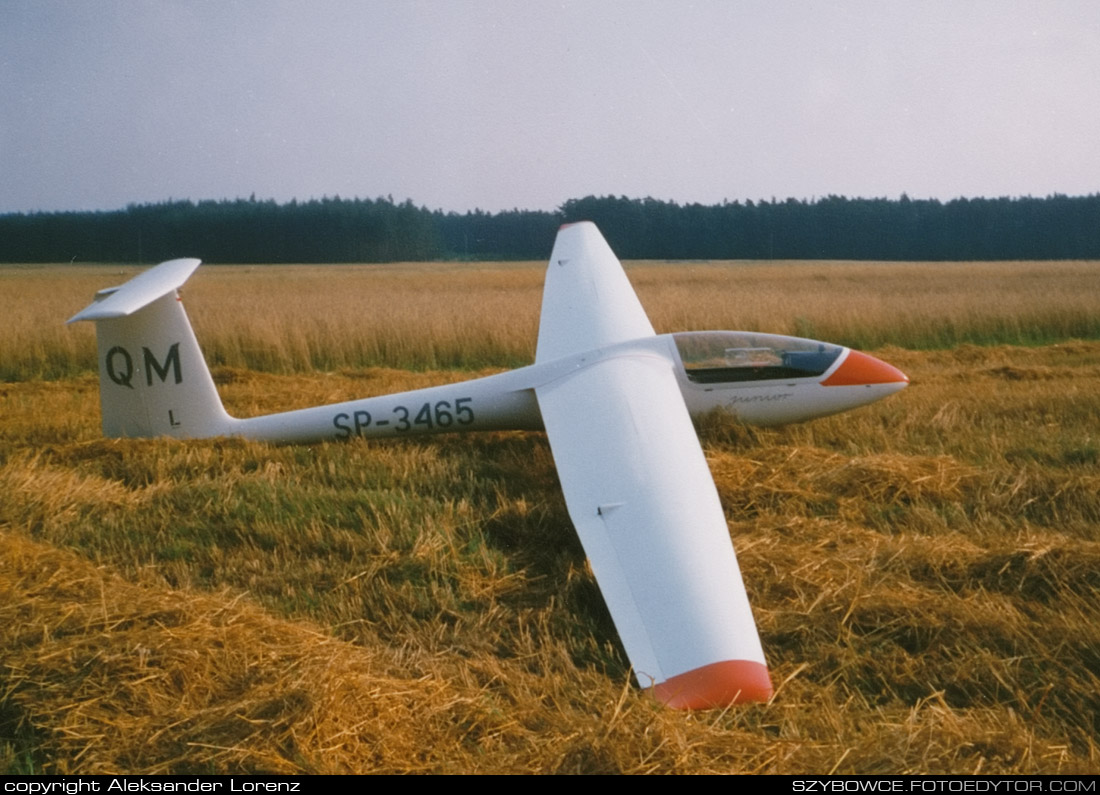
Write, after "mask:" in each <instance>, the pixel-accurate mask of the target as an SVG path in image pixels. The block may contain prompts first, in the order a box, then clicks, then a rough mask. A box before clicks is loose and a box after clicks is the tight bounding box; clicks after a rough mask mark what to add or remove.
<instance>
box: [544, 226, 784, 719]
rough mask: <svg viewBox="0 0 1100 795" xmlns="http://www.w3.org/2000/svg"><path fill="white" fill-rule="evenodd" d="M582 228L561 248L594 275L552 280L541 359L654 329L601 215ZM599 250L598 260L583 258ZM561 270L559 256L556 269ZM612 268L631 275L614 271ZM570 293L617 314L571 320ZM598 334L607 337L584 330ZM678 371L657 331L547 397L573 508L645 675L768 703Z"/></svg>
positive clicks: (682, 689)
mask: <svg viewBox="0 0 1100 795" xmlns="http://www.w3.org/2000/svg"><path fill="white" fill-rule="evenodd" d="M575 229H576V227H575V226H574V227H569V228H567V229H565V230H564V231H563V232H562V233H560V235H559V240H558V244H557V245H555V248H554V251H555V255H557V254H558V253H559V251H560V250H562V249H568V250H569V253H570V255H571V256H570V260H571V264H572V265H573V267H575V268H576V269H577V270H578V271H579V272H580V273H582V274H583V275H584V277H585V283H584V284H583V285H582V287H581V288H579V289H578V288H576V287H575V286H574V285H569V284H568V283H567V280H566V279H559V280H554V281H552V280H551V278H550V277H548V278H547V286H546V292H545V294H544V298H543V307H544V312H546V310H547V309H549V310H550V315H549V318H548V319H549V320H550V321H551V325H550V326H545V325H544V326H543V327H542V328H541V329H540V333H539V355H540V356H541V355H542V354H543V352H544V350H546V351H553V352H555V354H560V353H561V352H563V351H571V350H572V351H577V350H584V349H586V348H592V347H597V346H599V345H604V344H607V343H609V342H620V341H622V338H623V334H622V333H621V332H620V331H619V329H618V328H617V326H616V321H617V320H621V321H623V324H624V325H625V326H626V327H627V329H628V331H627V332H626V333H627V334H632V335H634V336H644V334H645V329H643V328H642V327H643V325H644V327H645V328H646V329H648V330H649V334H652V328H651V327H650V326H649V321H648V320H646V319H645V314H644V312H643V311H642V310H641V306H640V304H638V301H637V298H636V297H635V296H634V293H633V290H632V289H631V288H630V285H629V283H628V282H627V281H626V278H625V276H624V275H623V273H622V269H621V266H619V264H618V261H617V260H616V259H615V257H614V255H613V254H611V253H610V250H609V249H607V246H606V244H604V245H603V246H598V245H595V243H594V241H593V236H595V237H596V238H599V242H601V243H602V238H601V237H600V235H599V232H598V231H596V229H595V227H593V226H592V225H590V224H587V225H584V226H582V227H581V229H580V230H579V235H578V233H577V232H575V231H573V230H575ZM566 235H568V236H570V237H576V236H580V237H583V240H582V244H583V245H581V246H575V245H574V243H575V242H576V241H575V240H574V241H566V242H565V243H563V241H562V236H566ZM588 252H595V261H592V260H589V261H583V260H584V259H585V255H586V254H587V253H588ZM578 259H580V260H582V261H580V262H578V261H577V260H578ZM559 267H561V266H559V265H558V264H557V262H556V261H553V260H552V261H551V263H550V266H549V268H550V271H551V272H553V271H554V270H555V268H559ZM611 269H614V270H617V271H618V276H616V275H615V274H613V273H604V272H603V271H605V270H611ZM590 286H591V287H590ZM559 289H560V290H561V291H562V292H563V293H564V295H565V300H567V301H571V300H575V299H577V296H578V294H580V295H581V299H580V301H581V303H585V302H587V303H588V310H586V311H590V310H591V309H592V308H593V306H594V307H596V308H597V309H598V308H599V307H610V311H609V312H607V313H605V314H603V315H601V317H600V318H599V320H598V321H597V322H591V319H589V318H584V317H574V318H573V322H570V323H568V324H567V323H564V322H561V319H562V317H563V316H564V314H559V312H560V307H559V304H558V300H559V296H558V293H557V291H558V290H559ZM589 289H591V290H592V291H593V292H595V293H596V294H597V295H596V297H595V298H594V299H593V298H592V295H591V294H590V293H589V292H588V290H589ZM624 291H626V292H628V293H629V295H624V294H623V292H624ZM568 309H569V312H568V313H567V314H569V315H572V313H573V312H576V311H578V310H577V307H576V305H574V304H569V305H568ZM639 314H640V318H639ZM544 322H545V320H544ZM588 334H595V335H596V337H597V339H595V340H591V339H584V338H581V335H588ZM626 339H629V337H626ZM673 367H674V365H673V362H672V359H671V358H670V354H664V353H661V352H660V349H659V348H658V347H656V346H653V345H652V344H651V343H648V342H647V341H646V340H644V339H643V340H642V341H641V344H640V345H639V346H638V348H637V349H631V348H629V347H628V349H627V350H626V351H620V352H618V353H616V354H615V355H612V356H607V357H599V356H596V357H594V359H593V363H591V364H587V365H584V366H581V367H580V368H579V369H576V370H574V371H573V372H571V373H570V374H568V375H566V376H564V377H561V378H559V379H557V380H554V381H551V382H549V383H547V384H544V385H542V386H538V387H536V389H535V393H536V395H537V397H538V402H539V408H540V410H541V412H542V417H543V421H544V423H545V426H546V432H547V435H548V436H549V439H550V446H551V449H552V451H553V454H554V461H555V463H556V464H557V468H558V475H559V477H560V479H561V484H562V490H563V491H564V493H565V500H566V504H567V506H568V508H569V515H570V517H571V518H572V520H573V523H574V525H576V528H577V532H578V534H579V535H580V538H581V542H582V544H583V545H584V549H585V553H586V554H587V555H588V558H589V561H590V563H591V565H592V570H593V572H594V573H595V575H596V579H597V581H598V583H599V585H600V590H601V592H602V593H603V596H604V599H605V601H606V602H607V606H608V609H609V610H610V611H611V616H612V618H613V620H614V621H615V627H616V629H617V630H618V632H619V637H620V638H621V640H622V642H623V646H624V648H625V649H626V653H627V656H628V657H629V658H630V662H631V665H632V666H633V667H634V672H635V675H636V677H637V679H638V683H639V684H640V685H642V686H643V687H648V686H651V685H653V686H655V693H656V695H657V697H658V698H660V699H661V700H662V701H665V702H666V703H668V704H670V705H672V706H676V707H682V708H705V707H713V706H724V705H726V704H730V703H734V702H736V701H749V700H766V699H767V698H769V697H770V695H771V682H770V679H769V677H768V672H767V667H766V665H765V662H764V654H763V651H762V649H761V646H760V640H759V637H758V635H757V632H756V626H755V623H754V622H753V619H752V612H751V610H750V608H749V603H748V598H747V596H746V594H745V589H744V585H743V584H742V581H741V574H740V571H739V569H738V566H737V559H736V557H735V556H734V552H733V546H732V545H731V543H730V539H729V531H728V528H727V526H726V520H725V516H724V514H723V512H722V507H721V505H720V503H719V501H718V493H717V491H716V490H715V488H714V481H713V480H712V478H711V476H710V471H709V469H708V467H707V463H706V459H705V458H704V457H703V452H702V449H701V448H700V447H699V441H698V438H697V437H696V435H695V429H694V427H693V426H692V424H691V420H690V418H689V416H688V412H687V409H686V407H685V406H684V401H683V398H682V397H681V394H680V389H679V387H678V385H677V382H676V379H675V375H674V371H673Z"/></svg>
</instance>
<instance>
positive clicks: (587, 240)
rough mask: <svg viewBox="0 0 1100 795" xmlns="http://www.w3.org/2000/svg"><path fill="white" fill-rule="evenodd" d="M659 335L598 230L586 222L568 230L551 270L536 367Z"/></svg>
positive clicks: (568, 226)
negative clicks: (538, 364)
mask: <svg viewBox="0 0 1100 795" xmlns="http://www.w3.org/2000/svg"><path fill="white" fill-rule="evenodd" d="M653 333H654V332H653V326H652V324H650V322H649V318H648V317H646V313H645V310H644V309H642V305H641V303H640V302H639V301H638V296H637V295H635V294H634V289H633V288H632V287H631V286H630V282H629V281H627V278H626V274H625V273H624V272H623V267H622V265H620V264H619V260H618V258H617V257H616V256H615V254H614V252H613V251H612V250H611V247H610V246H608V245H607V241H606V240H604V238H603V235H601V234H600V231H599V230H598V229H597V228H596V225H595V224H593V223H591V222H590V221H582V222H580V223H576V224H566V225H565V226H563V227H562V228H561V230H560V231H559V232H558V237H557V240H555V241H554V250H553V251H552V252H551V253H550V267H548V268H547V269H546V285H545V287H544V288H543V293H542V315H541V316H540V319H539V341H538V348H537V349H536V352H535V361H536V362H548V361H550V360H551V359H557V358H559V357H561V356H568V355H569V354H571V353H583V352H584V351H588V350H592V349H593V348H602V347H605V346H607V345H613V344H614V343H617V342H626V341H627V340H633V339H638V338H639V337H651V336H653Z"/></svg>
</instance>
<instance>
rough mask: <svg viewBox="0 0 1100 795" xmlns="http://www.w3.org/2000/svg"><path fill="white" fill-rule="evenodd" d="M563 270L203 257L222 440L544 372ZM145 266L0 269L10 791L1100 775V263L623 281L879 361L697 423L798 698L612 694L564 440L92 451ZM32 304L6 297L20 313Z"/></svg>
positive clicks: (3, 639)
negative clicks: (697, 703) (29, 787)
mask: <svg viewBox="0 0 1100 795" xmlns="http://www.w3.org/2000/svg"><path fill="white" fill-rule="evenodd" d="M542 268H543V265H541V264H537V263H514V264H506V265H500V264H486V265H483V266H450V265H442V264H439V265H395V266H372V267H366V266H362V267H360V266H329V267H310V266H282V267H270V268H262V267H261V268H243V267H208V268H204V269H203V270H200V271H199V272H198V273H197V274H196V276H195V277H194V278H193V279H192V281H191V282H190V283H189V284H188V285H187V287H186V288H185V291H184V296H185V301H186V302H187V306H188V311H189V312H190V314H191V316H192V319H193V320H194V324H195V327H196V332H197V334H198V337H199V340H200V342H201V343H202V344H203V347H204V351H205V352H206V354H207V358H208V360H209V361H210V363H211V365H212V367H213V369H214V373H215V378H216V380H217V381H218V382H219V385H220V390H221V392H222V395H223V398H224V400H225V402H226V405H227V408H228V409H229V410H230V412H231V413H234V414H237V415H241V416H246V415H250V414H254V413H261V412H266V411H274V410H282V409H288V408H294V407H299V406H306V405H313V404H317V403H322V402H330V401H336V400H344V399H350V398H353V397H361V396H367V395H371V394H381V393H385V392H389V391H394V390H398V389H409V388H416V387H419V386H426V385H430V384H433V383H438V382H440V381H442V380H448V379H449V380H459V379H464V378H469V377H472V376H475V375H480V374H483V373H488V372H494V371H497V370H500V369H503V368H506V367H510V366H515V365H517V364H523V363H527V362H529V361H530V360H531V358H532V357H533V352H534V340H535V338H536V333H537V324H538V309H539V303H540V287H541V281H542ZM134 272H136V270H135V269H133V268H128V267H127V268H123V267H117V266H116V267H108V266H96V267H92V266H88V267H76V266H57V267H48V268H41V267H25V268H21V267H13V266H7V267H3V268H0V290H2V292H3V295H4V296H5V297H6V298H8V301H7V302H6V303H7V304H8V305H9V306H12V307H13V311H12V313H11V314H9V315H8V319H7V322H6V323H5V324H4V327H3V328H2V329H0V417H2V420H0V649H3V652H0V660H2V661H3V665H2V667H0V770H5V771H9V772H49V773H76V772H84V773H93V772H118V771H126V772H168V771H191V772H241V771H276V772H403V771H416V772H420V771H423V772H486V773H491V772H629V773H643V772H665V773H668V772H675V773H695V772H771V773H799V772H817V773H829V772H838V773H890V772H894V773H902V772H928V773H943V772H956V773H975V772H981V773H1034V772H1045V773H1055V772H1062V773H1070V772H1077V773H1086V772H1087V773H1096V772H1100V741H1098V739H1097V738H1098V736H1100V599H1098V595H1100V435H1098V428H1100V265H1098V264H1096V263H1072V262H1069V263H951V264H920V263H685V264H676V265H673V264H669V263H634V264H632V265H631V266H630V267H629V274H630V277H631V280H632V281H633V282H634V284H635V285H636V286H637V288H638V292H639V294H640V296H641V298H642V302H643V304H644V305H645V306H646V307H647V310H648V311H649V312H650V315H651V317H652V319H653V321H654V325H655V326H657V327H658V330H659V331H669V330H680V329H695V328H754V329H759V330H762V331H772V332H778V333H788V334H798V335H801V336H812V337H818V338H821V339H827V340H830V341H833V342H840V343H844V344H850V345H855V346H857V347H861V348H863V349H865V350H870V351H872V352H873V353H875V354H876V355H878V356H880V357H881V358H883V359H885V360H886V361H889V362H890V363H892V364H894V365H896V366H898V367H900V368H901V369H902V370H904V371H905V372H906V373H908V374H909V376H910V378H911V379H912V385H911V387H910V388H909V389H907V390H905V391H904V392H902V393H900V394H899V395H896V396H894V397H892V398H890V399H888V400H886V401H884V402H882V403H879V404H876V405H874V406H871V407H867V408H864V409H861V410H858V411H855V412H852V413H850V414H846V415H841V416H838V417H832V418H827V419H824V420H818V421H815V422H812V423H807V424H804V425H799V426H791V427H787V428H780V429H770V430H760V429H752V428H747V427H744V426H740V425H737V424H735V423H733V422H731V421H730V420H728V419H727V418H722V417H715V418H713V419H712V420H711V421H710V422H708V423H706V424H705V427H703V428H701V429H700V437H701V439H702V441H703V444H704V449H705V451H706V454H707V459H708V461H709V463H710V466H711V470H712V472H713V474H714V477H715V482H716V484H717V485H718V489H719V493H720V496H721V498H722V502H723V505H724V507H725V509H726V513H727V518H728V520H729V525H730V532H731V536H732V538H733V541H734V545H735V547H736V549H737V553H738V558H739V560H740V563H741V567H742V571H743V573H744V577H745V581H746V586H747V588H748V591H749V596H750V599H751V600H752V603H753V607H754V612H755V615H756V618H757V621H758V623H759V626H760V632H761V638H762V641H763V644H764V648H765V652H766V653H767V656H768V660H769V665H770V667H771V672H772V677H773V680H774V682H775V684H776V685H777V693H776V696H775V698H774V699H773V700H772V702H771V703H769V704H767V705H749V706H742V707H735V708H731V709H729V710H725V711H721V712H717V711H711V712H706V711H704V712H699V713H681V712H672V711H670V710H666V709H663V708H661V707H659V706H658V705H657V704H656V703H655V702H653V701H652V700H651V699H650V698H649V697H648V696H647V695H646V694H645V693H644V692H641V691H638V690H637V689H635V688H634V687H632V686H631V685H630V684H629V680H628V670H627V666H626V663H625V662H624V656H623V654H622V650H621V648H620V647H619V645H618V640H617V637H616V635H615V631H614V627H613V626H612V624H611V622H610V619H609V617H608V615H607V613H606V610H605V608H604V606H603V602H602V600H601V598H600V595H599V591H598V589H597V588H596V585H595V583H594V581H593V579H592V576H591V573H590V572H589V571H588V569H587V566H586V563H585V559H584V555H583V552H582V550H581V548H580V544H579V542H578V540H577V538H576V535H575V533H574V531H573V529H572V526H571V524H570V521H569V518H568V515H567V514H566V511H565V505H564V501H563V499H562V497H561V494H560V491H559V489H558V486H557V477H556V474H555V471H554V466H553V461H552V459H551V457H550V453H549V448H548V446H547V444H546V440H545V437H544V436H542V435H541V434H536V433H497V434H483V435H476V436H475V435H471V436H439V437H434V438H430V439H422V440H413V441H404V440H401V441H395V442H385V443H381V442H373V443H367V442H363V441H355V442H352V443H346V444H322V445H311V446H281V447H279V446H269V445H262V444H254V443H246V442H242V441H239V440H214V441H203V442H186V443H183V442H173V441H167V440H153V441H147V440H144V441H143V440H137V441H126V440H104V439H102V438H101V434H100V431H99V411H98V392H97V383H96V375H95V372H94V367H95V347H94V338H93V334H92V329H91V328H86V327H83V325H82V326H81V327H64V326H61V325H60V323H61V321H63V320H64V319H65V318H67V317H69V316H70V315H72V314H73V313H75V312H76V311H77V310H79V309H80V308H82V307H83V306H84V305H85V304H86V303H87V302H88V301H89V300H90V297H91V295H92V294H93V293H94V291H95V290H96V289H99V288H101V287H104V286H108V285H111V284H116V283H121V282H122V281H124V280H125V279H126V278H127V276H128V275H131V274H132V273H134ZM13 299H18V300H13Z"/></svg>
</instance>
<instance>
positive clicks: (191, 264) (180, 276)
mask: <svg viewBox="0 0 1100 795" xmlns="http://www.w3.org/2000/svg"><path fill="white" fill-rule="evenodd" d="M201 264H202V260H197V259H190V258H186V259H173V260H169V261H168V262H162V263H161V264H160V265H157V266H156V267H155V268H150V269H149V270H147V271H143V272H141V273H139V274H138V275H137V276H135V277H134V278H132V279H130V281H128V282H126V284H124V285H122V286H121V287H113V288H109V289H107V290H100V291H99V292H98V293H97V294H96V299H95V301H94V302H93V303H91V304H89V305H88V306H86V307H85V308H84V309H82V310H81V311H79V312H77V313H76V314H75V315H73V316H72V317H71V318H69V319H68V321H66V322H68V323H75V322H76V321H78V320H108V319H111V318H119V317H126V316H127V315H131V314H133V313H134V312H136V311H137V310H139V309H141V308H142V307H144V306H148V305H149V304H151V303H153V301H156V300H157V299H158V298H160V297H161V296H164V295H168V293H170V292H172V291H173V290H176V289H178V288H179V287H181V286H182V285H183V283H184V282H186V281H187V279H188V278H190V276H191V274H192V273H194V272H195V269H196V268H197V267H199V265H201Z"/></svg>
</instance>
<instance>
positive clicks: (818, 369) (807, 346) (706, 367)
mask: <svg viewBox="0 0 1100 795" xmlns="http://www.w3.org/2000/svg"><path fill="white" fill-rule="evenodd" d="M672 338H673V339H674V340H675V341H676V348H677V349H678V350H679V352H680V361H681V362H683V365H684V372H685V373H686V374H687V377H688V379H689V380H691V381H693V382H695V383H696V384H720V383H729V382H736V381H770V380H772V379H781V378H809V377H812V376H818V375H821V374H822V373H824V372H825V371H826V370H828V369H829V367H830V366H831V365H832V364H833V362H835V361H836V358H837V357H838V356H840V352H841V351H842V350H843V348H841V347H840V346H839V345H831V344H829V343H827V342H817V341H816V340H804V339H799V338H798V337H781V336H779V335H778V334H756V333H754V332H748V331H686V332H682V333H679V334H673V335H672Z"/></svg>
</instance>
